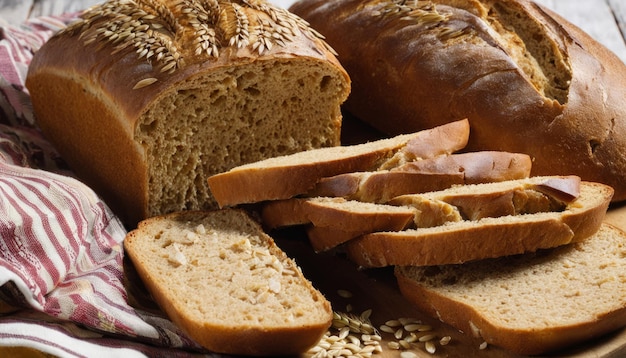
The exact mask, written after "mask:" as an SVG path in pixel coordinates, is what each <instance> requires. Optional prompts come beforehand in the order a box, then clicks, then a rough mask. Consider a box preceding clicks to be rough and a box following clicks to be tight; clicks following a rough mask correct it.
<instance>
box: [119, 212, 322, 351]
mask: <svg viewBox="0 0 626 358" xmlns="http://www.w3.org/2000/svg"><path fill="white" fill-rule="evenodd" d="M124 246H125V249H126V252H127V253H128V256H129V257H130V259H131V260H132V262H133V264H134V266H135V268H136V269H137V272H138V274H139V276H140V277H141V278H142V281H143V282H144V283H145V285H146V287H147V288H148V290H149V291H150V293H151V294H152V296H153V297H154V299H155V301H156V302H157V303H158V304H159V306H160V307H161V308H162V309H163V310H164V311H165V312H166V313H167V315H168V316H169V317H170V319H171V320H172V321H173V322H174V323H176V324H177V325H178V326H180V327H181V329H183V330H184V331H185V332H186V333H187V334H188V335H189V336H190V337H191V338H193V339H194V340H196V341H197V342H198V343H199V344H201V345H202V346H204V347H206V348H207V349H209V350H211V351H213V352H218V353H226V354H245V355H288V354H298V353H302V352H305V351H306V350H307V349H309V348H310V347H312V346H314V345H315V344H316V343H317V342H318V341H319V339H320V338H321V337H322V336H323V334H324V333H325V332H326V330H327V329H328V327H329V326H330V324H331V321H332V309H331V306H330V303H329V302H328V301H327V300H326V299H325V298H324V296H323V295H322V294H321V293H320V292H318V291H317V290H316V289H315V288H313V286H312V285H311V283H310V282H309V281H308V280H307V279H306V278H304V277H303V275H302V273H301V271H300V269H299V268H298V267H297V266H296V264H295V262H294V261H293V260H291V259H289V258H288V257H287V256H286V254H285V253H284V252H283V251H281V250H280V249H279V248H278V247H277V246H276V245H275V243H274V241H273V240H272V238H271V237H269V236H268V235H266V234H265V233H264V232H263V230H262V229H261V227H260V226H259V225H258V224H257V223H256V222H255V221H254V220H252V219H251V218H250V217H249V216H248V214H246V213H245V212H243V211H240V210H235V209H225V210H219V211H211V212H179V213H174V214H170V215H166V216H161V217H155V218H151V219H147V220H145V221H142V222H141V223H140V224H139V226H138V228H137V229H136V230H134V231H131V232H130V233H129V234H128V236H127V238H126V240H125V242H124Z"/></svg>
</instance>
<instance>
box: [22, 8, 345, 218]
mask: <svg viewBox="0 0 626 358" xmlns="http://www.w3.org/2000/svg"><path fill="white" fill-rule="evenodd" d="M26 84H27V87H28V89H29V91H30V94H31V96H32V102H33V106H34V111H35V115H36V119H37V123H38V125H39V126H40V127H41V129H42V131H43V132H44V134H45V135H46V136H47V137H48V138H49V139H50V140H51V141H52V142H53V143H54V144H55V146H56V147H57V148H58V150H59V152H60V153H61V154H62V156H63V157H64V159H66V160H67V162H68V163H69V165H70V166H71V167H72V169H73V170H74V171H75V172H76V173H77V174H78V176H80V177H81V178H82V179H83V180H85V181H86V182H87V183H88V184H89V185H90V186H92V187H93V188H94V189H95V190H96V191H97V192H98V193H99V194H100V195H102V196H103V197H104V198H105V200H106V201H107V203H108V204H109V205H111V206H112V207H113V209H114V210H115V211H116V212H117V213H118V214H119V215H120V216H121V217H123V218H124V219H125V221H126V222H127V223H129V224H133V223H136V222H137V221H139V220H141V219H144V218H146V217H149V216H154V215H158V214H164V213H168V212H173V211H178V210H183V209H199V208H212V207H214V206H215V203H214V200H213V198H212V197H211V194H210V190H209V188H208V184H207V183H206V178H207V177H209V176H210V175H212V174H215V173H219V172H222V171H226V170H228V169H230V168H232V167H234V166H237V165H240V164H244V163H249V162H253V161H257V160H261V159H264V158H267V157H272V156H278V155H285V154H290V153H293V152H298V151H301V150H307V149H312V148H318V147H329V146H336V145H338V144H340V131H341V122H342V117H341V112H340V104H341V103H342V102H343V101H344V100H345V98H346V97H347V95H348V92H349V90H350V80H349V78H348V76H347V74H346V72H345V71H344V69H343V68H342V67H341V65H340V64H339V63H338V62H337V60H336V58H335V57H334V55H333V52H332V49H331V48H330V47H329V46H328V45H327V44H326V43H325V42H323V41H322V40H320V36H319V34H317V33H316V32H315V31H314V30H313V29H311V28H310V27H308V26H307V24H306V22H304V21H302V19H300V18H298V17H297V16H295V15H293V14H291V13H289V12H288V11H287V10H285V9H282V8H279V7H275V6H273V5H271V4H270V3H267V2H265V1H261V0H258V1H247V2H239V1H219V2H217V1H196V0H182V1H167V0H144V1H133V0H130V1H122V0H110V1H107V2H104V3H103V4H100V5H96V6H95V7H93V8H90V9H88V10H86V11H85V12H84V13H83V14H82V15H81V19H80V20H78V21H77V22H76V23H73V24H71V25H70V26H68V27H67V28H66V29H64V30H62V31H61V32H60V33H58V34H57V35H55V36H54V37H52V38H51V39H50V40H49V41H48V42H47V43H46V44H45V45H44V46H42V48H41V49H39V50H38V52H37V53H36V54H35V56H34V58H33V61H32V63H31V65H30V68H29V72H28V77H27V81H26Z"/></svg>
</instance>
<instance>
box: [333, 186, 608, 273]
mask: <svg viewBox="0 0 626 358" xmlns="http://www.w3.org/2000/svg"><path fill="white" fill-rule="evenodd" d="M581 185H588V186H600V187H602V188H603V192H604V193H605V197H603V198H598V200H599V201H598V203H597V205H595V206H593V207H589V208H586V209H581V208H573V209H572V207H575V206H576V205H577V204H576V203H577V202H576V201H574V202H573V203H570V204H569V205H568V207H567V208H566V210H565V211H563V212H562V213H561V215H559V216H558V217H555V216H551V215H549V214H551V213H538V214H529V215H524V216H521V217H517V218H515V220H512V221H511V222H507V223H505V224H500V223H498V222H497V219H496V220H494V219H492V218H485V219H483V220H481V221H480V222H477V223H476V225H473V226H471V227H465V228H463V229H462V230H450V231H439V232H435V233H432V234H431V235H423V234H422V233H423V231H424V230H420V229H417V230H412V231H402V232H378V233H372V234H366V235H363V236H361V237H358V238H355V239H353V240H350V241H348V242H346V243H345V249H346V253H347V255H348V257H349V258H350V259H351V260H352V261H353V262H355V263H356V264H357V265H360V266H361V267H364V268H367V267H383V266H391V265H414V266H422V265H441V264H456V263H462V262H467V261H472V260H478V259H485V258H493V257H499V256H505V255H514V254H521V253H525V252H533V251H536V250H538V249H542V248H551V247H556V246H560V245H565V244H569V243H571V242H576V241H580V240H584V239H585V238H587V237H589V236H591V235H593V234H594V233H595V232H596V231H597V230H598V229H599V228H600V226H601V224H602V221H603V219H604V216H605V215H606V211H607V209H608V206H609V204H610V202H611V198H612V195H613V189H612V188H611V187H610V186H608V185H604V184H601V183H592V182H581ZM568 208H570V210H568ZM542 216H543V219H541V220H537V218H540V217H542ZM450 226H451V227H453V226H454V223H452V224H450Z"/></svg>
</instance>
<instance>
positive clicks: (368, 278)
mask: <svg viewBox="0 0 626 358" xmlns="http://www.w3.org/2000/svg"><path fill="white" fill-rule="evenodd" d="M292 1H293V0H274V2H275V3H276V4H277V5H280V6H284V7H288V6H289V5H290V4H291V3H292ZM329 1H332V0H329ZM98 2H100V1H95V0H0V20H2V21H5V22H9V23H13V24H17V23H19V22H21V21H23V20H24V19H26V18H28V17H33V16H39V15H46V14H59V13H62V12H67V11H76V10H79V9H83V8H86V7H88V6H90V5H93V4H95V3H98ZM537 2H539V3H541V4H543V5H545V6H547V7H549V8H551V9H553V10H554V11H556V12H557V13H559V14H561V15H562V16H563V17H565V18H566V19H568V20H570V21H571V22H573V23H574V24H576V25H578V26H579V27H581V28H582V29H583V30H585V31H586V32H588V33H589V34H590V35H591V36H592V37H594V38H596V39H597V40H598V41H599V42H601V43H603V44H604V45H605V46H607V47H608V48H609V49H611V50H612V51H613V52H615V53H616V54H617V55H618V57H620V58H621V59H622V60H623V61H624V62H626V44H625V42H624V37H625V35H626V1H625V0H537ZM625 105H626V104H625ZM607 221H608V222H611V223H613V224H616V225H618V226H620V227H622V228H624V229H626V206H622V207H614V208H612V209H611V210H610V211H609V214H608V216H607ZM282 244H283V245H285V246H284V248H285V250H286V251H287V252H291V253H293V254H294V255H297V256H298V258H299V261H298V263H299V264H300V265H301V266H302V267H303V270H304V271H305V273H307V276H310V279H311V280H312V281H313V282H315V283H316V284H319V286H320V287H319V288H320V290H322V291H323V292H324V293H325V294H327V295H328V296H329V299H331V301H332V302H333V305H334V307H336V309H338V310H342V309H343V308H344V307H346V306H347V305H352V308H353V310H354V311H355V312H360V311H362V310H365V309H368V308H372V307H375V313H374V316H373V319H375V320H376V321H377V322H375V323H382V322H384V321H385V320H386V319H392V318H398V317H399V316H402V315H415V312H414V310H413V309H412V308H411V307H410V305H408V304H407V303H406V301H404V299H403V298H402V297H401V296H400V294H399V292H398V291H397V288H396V287H395V284H394V283H393V281H392V280H390V279H389V278H390V273H389V272H386V271H384V270H383V271H374V272H357V271H355V270H354V269H353V267H352V266H351V265H350V263H348V262H347V261H345V260H341V259H337V258H336V257H332V256H330V255H312V254H311V252H310V251H309V252H303V250H302V248H303V246H302V245H297V244H295V241H293V240H286V241H284V242H282ZM305 251H306V250H305ZM320 262H321V263H323V264H321V265H320ZM328 277H333V279H332V280H329V279H328ZM338 289H347V290H350V291H351V292H352V293H353V294H354V296H353V298H352V299H347V298H345V297H341V296H339V295H337V294H336V292H337V290H338ZM424 319H425V320H427V321H428V318H426V317H424ZM432 323H433V325H435V326H437V329H438V332H437V333H438V334H440V335H451V336H453V337H454V342H455V344H451V345H450V347H448V348H446V350H445V351H444V352H440V354H443V356H448V357H478V356H480V357H507V358H510V357H512V356H511V355H510V354H508V353H507V352H503V351H501V350H498V349H487V350H480V349H479V348H478V346H479V344H480V342H478V341H473V340H472V339H470V338H468V337H467V336H465V335H461V334H460V333H459V332H456V331H455V330H453V329H451V328H450V327H445V326H443V325H441V324H440V323H438V322H432ZM392 339H393V338H392ZM625 346H626V330H625V331H620V332H616V333H615V334H612V335H609V336H607V337H605V338H604V339H603V340H601V341H599V342H594V343H593V344H591V345H585V346H583V347H580V348H577V349H575V350H574V351H570V352H567V353H566V354H565V355H566V356H568V357H622V356H626V348H625ZM416 353H417V354H418V355H419V356H424V357H428V356H431V355H430V354H428V353H425V352H424V351H416ZM398 356H399V352H398V351H391V350H386V351H385V352H384V354H383V355H382V357H398ZM438 356H439V354H438Z"/></svg>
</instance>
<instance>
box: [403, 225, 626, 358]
mask: <svg viewBox="0 0 626 358" xmlns="http://www.w3.org/2000/svg"><path fill="white" fill-rule="evenodd" d="M603 225H607V226H609V227H613V228H614V226H612V225H610V224H608V223H604V224H603ZM394 275H395V277H396V280H397V283H398V287H399V289H400V292H401V293H402V295H403V296H404V297H405V298H406V299H407V300H408V301H410V302H411V303H412V304H413V305H414V306H415V307H417V308H418V309H419V310H420V311H421V312H424V313H426V314H429V315H431V316H432V317H436V318H438V319H439V320H440V321H442V322H445V323H446V324H449V325H451V326H453V327H455V328H457V329H459V330H461V331H463V332H466V333H468V334H471V335H473V336H475V337H482V338H483V339H484V340H485V342H487V343H489V344H492V345H495V346H499V347H502V348H505V349H507V350H509V351H511V352H514V353H517V354H523V355H537V354H542V353H547V352H551V351H555V350H558V349H563V348H565V347H571V346H572V344H573V343H576V342H581V341H587V340H589V339H592V338H596V337H599V336H602V335H604V334H607V333H609V332H612V331H614V330H616V329H619V328H620V327H622V326H623V322H626V307H623V308H621V309H619V310H616V311H612V312H607V313H605V314H603V315H601V316H598V317H596V319H595V320H592V321H588V322H584V323H579V324H576V325H570V326H562V327H555V328H551V329H548V330H545V331H543V332H538V331H533V330H515V329H504V328H503V327H497V326H495V325H494V324H493V323H491V322H490V321H489V320H488V319H486V318H484V317H482V316H481V314H480V312H478V311H477V310H476V309H475V307H472V306H471V305H467V304H463V303H460V302H456V301H454V300H453V299H450V298H449V297H446V296H445V295H439V294H437V293H436V292H433V291H430V290H428V289H426V288H424V287H423V286H421V285H419V284H417V283H415V282H414V281H413V280H412V279H410V278H408V277H406V276H405V275H403V274H402V267H401V266H397V267H395V268H394ZM546 304H548V305H549V304H550V302H546ZM477 327H480V329H478V328H477Z"/></svg>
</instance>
